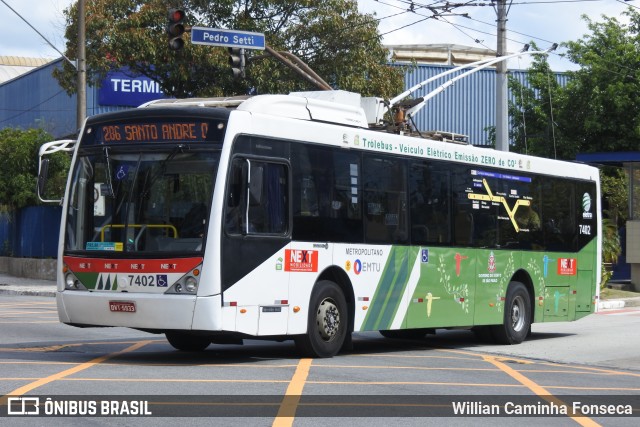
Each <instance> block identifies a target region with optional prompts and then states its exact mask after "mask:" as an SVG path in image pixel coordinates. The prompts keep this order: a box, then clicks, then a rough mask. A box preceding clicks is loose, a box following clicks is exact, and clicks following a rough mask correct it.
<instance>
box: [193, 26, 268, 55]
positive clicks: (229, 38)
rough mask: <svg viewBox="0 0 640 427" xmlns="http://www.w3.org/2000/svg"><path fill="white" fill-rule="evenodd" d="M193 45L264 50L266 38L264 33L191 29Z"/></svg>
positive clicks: (204, 28)
mask: <svg viewBox="0 0 640 427" xmlns="http://www.w3.org/2000/svg"><path fill="white" fill-rule="evenodd" d="M191 43H193V44H204V45H209V46H223V47H234V48H242V49H257V50H264V48H265V37H264V34H263V33H252V32H249V31H237V30H223V29H220V28H206V27H191Z"/></svg>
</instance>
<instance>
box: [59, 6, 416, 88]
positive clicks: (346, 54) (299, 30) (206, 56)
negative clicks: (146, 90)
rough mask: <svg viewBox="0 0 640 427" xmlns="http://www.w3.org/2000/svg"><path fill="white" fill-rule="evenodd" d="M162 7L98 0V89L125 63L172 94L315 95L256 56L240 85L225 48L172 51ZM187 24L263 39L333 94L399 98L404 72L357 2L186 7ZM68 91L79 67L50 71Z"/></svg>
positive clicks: (72, 35) (94, 73)
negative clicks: (389, 57) (251, 33)
mask: <svg viewBox="0 0 640 427" xmlns="http://www.w3.org/2000/svg"><path fill="white" fill-rule="evenodd" d="M175 4H176V3H175V2H168V1H166V0H95V1H92V2H87V5H86V9H87V12H86V28H87V31H86V33H87V69H88V71H87V77H88V79H87V80H88V81H89V82H90V83H91V84H94V85H99V84H100V83H101V81H102V80H103V79H104V78H105V76H106V74H107V72H109V71H110V70H113V69H118V68H120V67H123V66H126V67H129V69H130V70H132V71H134V72H137V73H140V74H143V75H146V76H148V77H150V78H151V79H153V80H155V81H157V82H158V83H159V84H160V86H161V88H162V90H163V91H164V92H165V93H166V94H168V95H172V96H176V97H180V98H181V97H189V96H223V95H225V96H226V95H234V94H245V93H248V92H252V93H288V92H290V91H298V90H315V89H316V88H315V87H314V86H312V85H310V84H309V83H308V82H306V81H304V80H302V79H301V78H300V77H299V76H297V75H295V74H294V73H293V72H292V71H291V70H289V69H288V68H286V67H285V66H284V65H282V64H280V63H279V62H277V61H276V60H275V59H273V58H271V57H269V56H267V57H264V56H263V55H261V54H260V52H253V53H251V56H252V58H250V60H249V64H248V65H247V68H246V74H247V77H246V79H244V80H241V81H234V80H233V78H232V75H231V69H230V67H229V64H228V53H227V50H226V49H225V48H222V47H211V46H201V45H194V44H191V43H190V41H189V34H185V35H184V36H183V37H184V39H185V47H184V49H182V50H180V51H172V50H170V49H169V48H168V45H167V36H166V34H165V26H166V23H167V10H168V8H169V6H175ZM181 6H182V7H183V8H184V10H185V12H186V15H187V17H186V24H187V25H191V26H203V27H213V28H229V29H236V30H245V31H256V32H262V33H265V35H266V40H267V44H268V45H269V46H270V47H272V48H274V49H275V50H283V51H289V52H291V53H293V54H295V55H296V56H298V57H299V58H301V59H302V60H303V61H304V62H306V63H307V64H308V65H309V66H310V67H311V68H312V69H314V70H315V71H316V72H317V73H318V74H319V75H320V76H322V78H324V80H326V81H327V82H329V83H330V84H331V85H332V86H333V87H335V88H337V89H343V90H349V91H354V92H359V93H361V94H363V95H365V96H367V95H376V96H383V97H389V96H390V95H395V94H396V93H398V92H399V91H401V89H402V86H403V78H402V70H400V69H398V68H393V67H390V66H388V64H387V50H386V49H385V48H384V47H383V46H382V45H381V41H380V39H381V37H380V35H379V34H378V31H377V21H376V20H375V19H374V18H373V16H371V15H362V14H360V13H359V12H358V9H357V2H356V1H354V0H325V1H322V2H319V1H314V0H297V1H288V0H252V1H248V0H238V1H233V0H219V1H215V2H211V1H208V0H185V1H183V2H182V4H181ZM65 15H66V17H67V30H66V38H67V40H68V42H67V51H66V54H67V56H69V57H71V58H74V57H76V50H77V47H76V45H77V42H76V34H77V23H76V16H77V6H76V5H75V4H74V5H72V6H71V7H70V8H69V9H67V10H66V11H65ZM54 75H55V77H56V78H57V79H58V81H59V82H60V84H61V85H62V86H63V87H64V88H65V89H66V90H67V92H68V93H73V92H74V91H75V80H74V79H75V70H74V69H73V67H71V66H70V65H69V64H65V66H64V69H63V70H62V71H58V72H56V73H54Z"/></svg>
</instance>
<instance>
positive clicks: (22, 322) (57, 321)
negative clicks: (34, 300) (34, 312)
mask: <svg viewBox="0 0 640 427" xmlns="http://www.w3.org/2000/svg"><path fill="white" fill-rule="evenodd" d="M27 323H28V324H31V323H60V321H59V320H42V321H33V322H25V321H24V320H20V321H18V320H16V321H15V322H0V325H24V324H27Z"/></svg>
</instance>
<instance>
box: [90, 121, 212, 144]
mask: <svg viewBox="0 0 640 427" xmlns="http://www.w3.org/2000/svg"><path fill="white" fill-rule="evenodd" d="M222 129H224V124H223V123H219V124H216V123H210V122H209V121H204V120H177V121H150V122H124V123H122V122H120V123H105V124H100V125H98V126H96V127H93V128H88V129H87V130H86V132H85V137H84V138H83V143H84V144H89V145H92V144H98V145H103V144H107V145H108V144H129V143H132V144H135V143H140V144H146V143H170V142H194V143H199V142H220V141H221V140H222V136H223V130H222Z"/></svg>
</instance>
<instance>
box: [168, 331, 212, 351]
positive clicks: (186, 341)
mask: <svg viewBox="0 0 640 427" xmlns="http://www.w3.org/2000/svg"><path fill="white" fill-rule="evenodd" d="M165 336H166V337H167V341H169V344H171V346H172V347H173V348H175V349H176V350H181V351H203V350H204V349H205V348H207V347H209V344H211V338H209V337H206V336H200V335H190V334H185V333H180V332H165Z"/></svg>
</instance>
